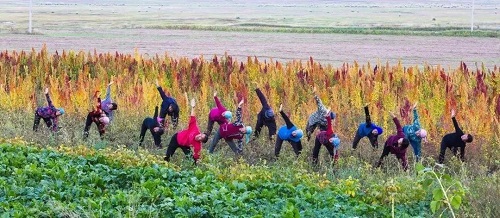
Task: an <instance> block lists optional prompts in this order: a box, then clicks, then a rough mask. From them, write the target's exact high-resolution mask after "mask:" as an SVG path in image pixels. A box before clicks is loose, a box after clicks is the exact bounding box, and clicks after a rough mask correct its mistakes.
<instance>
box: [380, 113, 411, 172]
mask: <svg viewBox="0 0 500 218" xmlns="http://www.w3.org/2000/svg"><path fill="white" fill-rule="evenodd" d="M391 116H392V120H393V121H394V124H396V130H397V133H396V134H395V135H390V136H389V138H387V141H385V144H384V151H382V156H380V160H379V161H378V163H377V167H380V166H381V165H382V160H383V159H384V158H385V157H386V156H387V155H389V153H391V154H394V155H395V156H396V157H397V158H398V159H399V160H400V161H401V165H402V166H403V170H405V171H406V170H407V169H408V160H407V159H406V149H407V148H408V146H409V145H410V141H408V139H407V138H405V134H404V132H403V128H402V127H401V124H400V123H399V120H398V118H396V115H394V113H391Z"/></svg>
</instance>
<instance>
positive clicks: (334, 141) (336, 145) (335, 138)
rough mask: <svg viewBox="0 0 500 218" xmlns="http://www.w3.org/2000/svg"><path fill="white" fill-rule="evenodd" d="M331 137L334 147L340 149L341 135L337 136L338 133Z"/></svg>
mask: <svg viewBox="0 0 500 218" xmlns="http://www.w3.org/2000/svg"><path fill="white" fill-rule="evenodd" d="M330 139H333V141H332V144H333V147H334V148H335V149H338V148H339V145H340V139H339V137H337V135H333V137H331V138H330Z"/></svg>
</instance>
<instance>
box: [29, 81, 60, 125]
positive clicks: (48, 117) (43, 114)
mask: <svg viewBox="0 0 500 218" xmlns="http://www.w3.org/2000/svg"><path fill="white" fill-rule="evenodd" d="M45 98H47V103H48V105H49V106H47V107H39V108H37V109H36V111H35V122H34V124H33V131H35V132H36V131H38V125H39V124H40V119H43V121H45V124H47V127H48V128H51V130H52V131H53V132H56V131H57V130H59V128H58V117H59V116H61V115H63V114H64V109H62V108H56V107H54V104H52V100H51V99H50V96H49V88H45Z"/></svg>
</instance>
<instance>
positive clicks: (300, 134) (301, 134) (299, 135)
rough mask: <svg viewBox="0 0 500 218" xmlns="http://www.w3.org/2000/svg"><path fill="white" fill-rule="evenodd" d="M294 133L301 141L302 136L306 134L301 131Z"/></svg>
mask: <svg viewBox="0 0 500 218" xmlns="http://www.w3.org/2000/svg"><path fill="white" fill-rule="evenodd" d="M294 132H295V137H296V138H299V139H300V138H302V136H303V135H304V132H303V131H302V130H301V129H297V130H295V131H294Z"/></svg>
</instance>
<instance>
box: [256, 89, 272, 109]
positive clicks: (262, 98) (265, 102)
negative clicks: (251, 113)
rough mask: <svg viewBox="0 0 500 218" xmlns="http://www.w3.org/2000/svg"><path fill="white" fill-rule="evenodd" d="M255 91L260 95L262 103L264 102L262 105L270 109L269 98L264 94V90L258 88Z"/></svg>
mask: <svg viewBox="0 0 500 218" xmlns="http://www.w3.org/2000/svg"><path fill="white" fill-rule="evenodd" d="M255 92H257V96H258V97H259V100H260V103H261V104H262V107H263V108H264V109H270V108H271V107H270V106H269V104H268V103H267V99H266V97H265V96H264V94H263V93H262V91H260V89H259V88H256V89H255Z"/></svg>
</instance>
